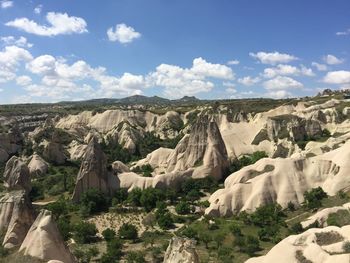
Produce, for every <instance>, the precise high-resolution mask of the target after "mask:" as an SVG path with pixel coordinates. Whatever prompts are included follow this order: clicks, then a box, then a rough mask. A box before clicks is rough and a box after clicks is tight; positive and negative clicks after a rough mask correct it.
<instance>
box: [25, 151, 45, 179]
mask: <svg viewBox="0 0 350 263" xmlns="http://www.w3.org/2000/svg"><path fill="white" fill-rule="evenodd" d="M28 168H29V173H30V175H31V176H40V175H44V174H46V173H47V171H48V169H49V166H48V164H47V163H46V162H45V161H44V159H43V158H41V157H40V155H38V154H33V156H32V158H31V160H30V162H29V164H28Z"/></svg>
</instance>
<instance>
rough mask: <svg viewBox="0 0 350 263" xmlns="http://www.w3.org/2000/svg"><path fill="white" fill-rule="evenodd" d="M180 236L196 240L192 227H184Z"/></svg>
mask: <svg viewBox="0 0 350 263" xmlns="http://www.w3.org/2000/svg"><path fill="white" fill-rule="evenodd" d="M181 234H182V235H183V236H185V237H188V238H193V239H197V238H198V233H197V231H196V230H194V229H193V228H192V227H186V228H185V229H184V230H182V232H181Z"/></svg>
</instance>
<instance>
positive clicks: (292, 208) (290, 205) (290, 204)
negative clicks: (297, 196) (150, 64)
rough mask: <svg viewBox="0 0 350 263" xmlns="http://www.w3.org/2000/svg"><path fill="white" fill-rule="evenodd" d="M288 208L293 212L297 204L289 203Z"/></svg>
mask: <svg viewBox="0 0 350 263" xmlns="http://www.w3.org/2000/svg"><path fill="white" fill-rule="evenodd" d="M287 207H288V210H289V211H291V212H293V211H295V204H294V203H293V202H288V205H287Z"/></svg>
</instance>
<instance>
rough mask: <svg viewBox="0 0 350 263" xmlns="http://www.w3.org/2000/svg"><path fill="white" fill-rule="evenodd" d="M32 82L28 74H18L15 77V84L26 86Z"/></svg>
mask: <svg viewBox="0 0 350 263" xmlns="http://www.w3.org/2000/svg"><path fill="white" fill-rule="evenodd" d="M31 83H32V79H31V77H29V76H25V75H23V76H19V77H17V78H16V84H17V85H20V86H28V85H30V84H31Z"/></svg>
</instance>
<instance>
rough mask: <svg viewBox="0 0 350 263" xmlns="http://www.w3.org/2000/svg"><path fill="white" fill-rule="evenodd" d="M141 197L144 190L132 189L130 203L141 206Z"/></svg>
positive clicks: (129, 197) (129, 196)
mask: <svg viewBox="0 0 350 263" xmlns="http://www.w3.org/2000/svg"><path fill="white" fill-rule="evenodd" d="M141 195H142V190H141V189H140V188H134V189H132V190H131V192H130V193H129V195H128V202H129V203H130V204H132V205H134V206H140V205H141V201H140V199H141Z"/></svg>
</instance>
